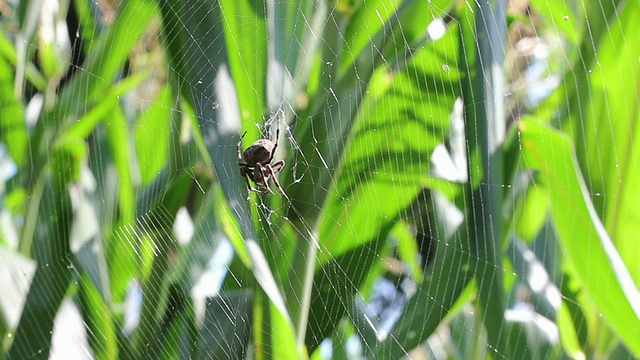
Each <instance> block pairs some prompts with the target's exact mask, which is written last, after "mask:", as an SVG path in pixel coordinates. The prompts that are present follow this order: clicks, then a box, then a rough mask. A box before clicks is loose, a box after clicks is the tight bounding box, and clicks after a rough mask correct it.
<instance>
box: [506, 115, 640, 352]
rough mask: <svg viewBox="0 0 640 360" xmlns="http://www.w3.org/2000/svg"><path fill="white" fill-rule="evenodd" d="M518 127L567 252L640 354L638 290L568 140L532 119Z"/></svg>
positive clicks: (611, 319) (588, 289)
mask: <svg viewBox="0 0 640 360" xmlns="http://www.w3.org/2000/svg"><path fill="white" fill-rule="evenodd" d="M518 126H519V128H520V131H521V136H522V148H523V150H522V152H523V161H524V165H525V166H527V167H529V168H532V169H535V170H538V171H539V175H540V185H541V186H545V187H546V189H547V191H548V192H549V196H550V200H551V209H552V214H553V221H554V224H555V227H556V230H557V232H558V234H559V237H560V240H561V242H562V246H563V249H564V251H565V253H566V257H567V258H568V259H569V261H570V262H571V265H572V266H573V268H575V272H576V274H577V276H578V277H579V279H580V281H581V283H582V284H583V286H584V289H585V291H586V292H587V293H588V294H589V297H590V298H591V299H592V300H593V301H594V302H595V304H596V306H597V307H598V309H599V311H600V312H601V313H602V314H603V315H604V317H605V319H606V320H607V321H608V323H609V324H610V325H611V327H612V328H613V329H614V331H615V332H616V333H617V334H618V335H619V336H620V337H621V338H622V339H624V341H625V343H626V344H627V346H628V347H629V348H630V349H631V350H632V351H633V352H634V353H635V354H636V355H640V343H638V342H637V341H636V340H637V339H638V338H639V337H640V302H639V301H638V289H637V288H636V286H635V284H634V282H633V279H632V278H631V276H630V274H629V272H628V270H627V268H626V266H625V264H624V262H623V261H622V258H621V257H620V254H619V253H618V252H617V250H616V249H615V247H614V245H613V243H612V241H611V238H609V235H608V234H607V232H606V231H605V229H604V227H603V225H602V223H601V222H600V219H599V218H598V216H597V214H596V212H595V209H594V207H593V204H592V203H591V201H590V198H589V196H588V192H587V190H586V186H585V184H584V180H583V179H582V176H581V174H580V172H579V170H578V168H577V161H576V158H575V154H574V153H573V150H572V148H571V143H570V142H569V139H568V138H567V137H566V136H563V135H562V134H560V133H559V132H557V131H554V130H552V129H550V128H547V127H545V126H543V125H540V124H538V123H536V122H535V121H533V120H523V121H521V122H520V123H519V125H518Z"/></svg>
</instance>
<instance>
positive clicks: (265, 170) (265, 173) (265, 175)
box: [256, 163, 275, 195]
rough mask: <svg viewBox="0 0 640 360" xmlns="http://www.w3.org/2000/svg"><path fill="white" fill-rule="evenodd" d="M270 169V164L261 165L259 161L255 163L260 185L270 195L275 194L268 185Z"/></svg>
mask: <svg viewBox="0 0 640 360" xmlns="http://www.w3.org/2000/svg"><path fill="white" fill-rule="evenodd" d="M269 169H271V166H270V165H266V166H265V165H262V164H260V163H258V164H256V170H257V171H258V173H259V174H260V179H261V180H262V181H261V184H260V185H261V186H263V187H264V188H265V189H266V190H267V191H268V192H269V193H270V194H271V195H275V194H274V193H273V191H272V190H271V188H270V187H269V178H270V177H271V173H270V171H269Z"/></svg>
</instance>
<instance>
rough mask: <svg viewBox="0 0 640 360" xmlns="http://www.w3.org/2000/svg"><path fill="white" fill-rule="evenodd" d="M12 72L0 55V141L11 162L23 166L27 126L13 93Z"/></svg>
mask: <svg viewBox="0 0 640 360" xmlns="http://www.w3.org/2000/svg"><path fill="white" fill-rule="evenodd" d="M13 74H14V70H13V69H12V68H11V66H10V65H9V63H8V62H7V61H6V60H5V58H4V56H2V54H0V109H2V111H0V139H2V142H3V143H4V145H5V146H6V147H7V150H8V151H9V154H10V155H11V158H12V159H13V161H14V162H15V163H16V164H17V165H18V166H20V165H23V163H24V160H25V156H26V154H27V152H26V151H27V141H28V138H27V124H26V123H25V118H24V108H23V106H22V103H21V102H20V101H18V99H16V97H15V94H14V91H13V82H14V76H13Z"/></svg>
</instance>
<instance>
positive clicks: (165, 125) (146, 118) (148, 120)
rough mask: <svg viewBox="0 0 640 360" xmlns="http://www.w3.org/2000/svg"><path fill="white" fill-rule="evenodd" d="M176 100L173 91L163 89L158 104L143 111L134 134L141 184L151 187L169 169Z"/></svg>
mask: <svg viewBox="0 0 640 360" xmlns="http://www.w3.org/2000/svg"><path fill="white" fill-rule="evenodd" d="M173 104H175V98H174V96H173V93H172V91H171V88H170V87H163V88H162V89H160V91H159V92H158V95H157V96H156V98H155V100H154V101H152V102H151V104H150V106H149V107H148V108H147V109H144V110H143V112H142V114H141V116H140V118H139V119H138V121H137V122H136V127H135V131H134V135H133V136H134V139H135V142H134V144H135V147H136V154H137V156H138V167H139V169H140V183H141V185H142V186H145V185H148V184H149V183H150V182H151V181H152V180H153V179H154V178H155V177H156V176H157V175H158V173H159V172H160V170H161V169H162V168H163V167H164V166H165V165H166V163H167V158H168V156H169V144H170V135H171V132H178V131H179V129H175V128H172V127H171V112H172V106H173Z"/></svg>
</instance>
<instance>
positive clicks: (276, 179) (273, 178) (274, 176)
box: [264, 160, 289, 199]
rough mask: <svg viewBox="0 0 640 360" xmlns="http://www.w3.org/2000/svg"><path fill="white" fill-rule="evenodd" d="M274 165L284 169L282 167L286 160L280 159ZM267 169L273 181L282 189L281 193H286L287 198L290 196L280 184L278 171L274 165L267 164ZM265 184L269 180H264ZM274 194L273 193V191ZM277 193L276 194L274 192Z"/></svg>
mask: <svg viewBox="0 0 640 360" xmlns="http://www.w3.org/2000/svg"><path fill="white" fill-rule="evenodd" d="M274 165H276V166H279V169H278V171H280V170H282V167H283V166H284V160H281V161H278V162H277V163H275V164H274ZM265 170H266V171H268V172H269V176H268V177H270V178H271V180H273V183H274V184H276V186H277V187H278V190H280V193H282V195H284V197H285V198H287V199H288V198H289V197H288V196H287V194H286V193H285V192H284V190H283V189H282V186H280V182H278V178H276V173H277V172H278V171H275V170H274V169H273V167H271V165H267V166H266V167H265ZM264 183H265V184H266V183H267V181H266V180H265V182H264ZM272 194H273V193H272ZM274 195H275V194H274Z"/></svg>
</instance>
